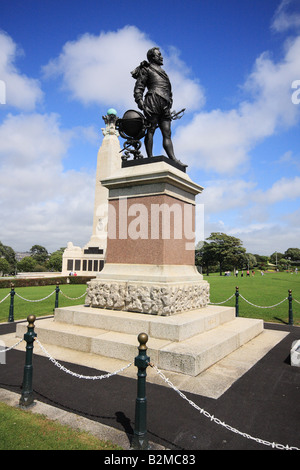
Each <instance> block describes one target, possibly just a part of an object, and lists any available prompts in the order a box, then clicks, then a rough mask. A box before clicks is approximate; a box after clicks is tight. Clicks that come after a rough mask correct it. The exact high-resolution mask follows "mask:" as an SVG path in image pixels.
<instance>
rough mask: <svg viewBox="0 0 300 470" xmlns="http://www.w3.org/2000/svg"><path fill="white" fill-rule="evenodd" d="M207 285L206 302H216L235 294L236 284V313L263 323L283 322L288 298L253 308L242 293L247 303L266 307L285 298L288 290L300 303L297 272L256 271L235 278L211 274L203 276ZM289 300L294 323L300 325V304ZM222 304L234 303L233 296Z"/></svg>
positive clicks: (299, 278)
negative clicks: (237, 302) (237, 306)
mask: <svg viewBox="0 0 300 470" xmlns="http://www.w3.org/2000/svg"><path fill="white" fill-rule="evenodd" d="M204 279H206V280H207V281H208V282H209V284H210V301H211V302H212V303H219V302H222V301H224V300H226V299H227V298H228V297H230V296H231V295H232V294H234V293H235V288H236V286H238V287H239V293H240V296H239V316H241V317H252V318H262V319H263V320H264V321H266V322H277V323H287V322H288V309H289V306H288V300H286V301H284V302H283V303H281V304H280V305H278V306H276V307H273V308H257V307H253V306H252V305H249V304H248V303H247V302H246V301H245V300H243V299H242V298H241V296H243V297H244V298H245V299H247V300H248V301H249V302H251V303H253V304H255V305H258V306H260V307H268V306H270V305H275V304H278V303H279V302H281V301H282V300H283V299H285V298H287V296H288V290H289V289H291V290H292V297H293V299H296V300H297V301H298V302H300V275H299V274H290V273H285V272H284V273H275V272H274V273H266V274H264V275H263V276H261V274H260V272H256V273H255V275H254V276H251V274H250V276H249V277H247V276H246V274H245V273H244V276H243V277H241V276H240V275H239V276H238V277H235V276H233V275H231V276H220V275H219V274H212V275H209V276H204ZM296 300H293V302H292V306H293V317H294V325H300V303H297V302H296ZM222 305H225V306H234V305H235V295H234V296H233V298H232V299H231V300H229V301H228V302H226V303H224V304H222Z"/></svg>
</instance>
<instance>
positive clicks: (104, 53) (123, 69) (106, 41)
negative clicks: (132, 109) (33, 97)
mask: <svg viewBox="0 0 300 470" xmlns="http://www.w3.org/2000/svg"><path fill="white" fill-rule="evenodd" d="M153 46H154V44H153V42H152V41H150V40H149V39H148V38H147V36H146V35H145V34H144V33H142V32H140V31H139V30H138V29H137V28H135V27H133V26H127V27H125V28H123V29H121V30H118V31H116V32H108V33H104V32H102V33H101V34H99V36H94V35H92V34H84V35H83V36H81V37H80V38H79V39H78V40H76V41H70V42H67V43H66V44H65V45H64V47H63V50H62V53H61V54H60V56H59V57H58V58H56V59H54V60H52V61H51V62H49V64H48V65H46V66H45V67H44V72H45V75H46V76H48V77H50V76H52V75H62V76H63V86H64V88H65V89H66V90H68V91H69V92H71V94H72V97H73V98H74V99H76V100H79V101H80V102H81V103H83V104H90V103H97V104H101V105H105V106H113V107H115V108H118V107H120V106H121V107H126V106H130V105H131V106H132V104H133V103H134V101H133V86H134V80H133V78H132V77H131V75H130V71H131V70H133V69H134V68H135V67H136V66H137V65H138V64H139V63H140V62H141V61H142V60H144V59H145V51H147V50H148V49H149V48H150V47H153Z"/></svg>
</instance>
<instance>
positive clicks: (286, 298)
mask: <svg viewBox="0 0 300 470" xmlns="http://www.w3.org/2000/svg"><path fill="white" fill-rule="evenodd" d="M239 296H240V297H241V298H242V299H243V300H245V302H247V303H248V304H250V305H252V306H253V307H257V308H273V307H277V306H278V305H280V304H282V303H283V302H285V301H286V300H288V297H285V299H283V300H281V302H278V304H274V305H267V306H261V305H255V304H253V303H252V302H250V301H249V300H247V299H245V297H243V296H242V294H239ZM294 300H295V299H294Z"/></svg>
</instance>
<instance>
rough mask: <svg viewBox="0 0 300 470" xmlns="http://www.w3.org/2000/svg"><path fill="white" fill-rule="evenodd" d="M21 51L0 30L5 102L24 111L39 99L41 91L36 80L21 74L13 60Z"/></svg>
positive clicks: (31, 107)
mask: <svg viewBox="0 0 300 470" xmlns="http://www.w3.org/2000/svg"><path fill="white" fill-rule="evenodd" d="M20 54H21V52H20V51H19V50H18V48H17V46H16V44H15V43H14V41H13V40H12V39H11V38H10V36H8V35H7V34H6V33H4V32H3V31H0V80H2V81H3V82H4V83H5V88H6V97H5V98H6V100H5V101H6V104H7V105H10V106H14V107H16V108H18V109H21V110H24V111H31V110H33V109H34V108H35V106H36V104H37V103H38V102H39V101H41V99H42V97H43V93H42V91H41V88H40V83H39V82H38V80H35V79H33V78H29V77H27V76H26V75H24V74H21V73H20V72H19V71H18V69H17V68H16V66H15V61H16V59H17V57H18V55H20Z"/></svg>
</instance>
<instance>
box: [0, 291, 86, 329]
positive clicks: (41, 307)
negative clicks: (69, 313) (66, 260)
mask: <svg viewBox="0 0 300 470" xmlns="http://www.w3.org/2000/svg"><path fill="white" fill-rule="evenodd" d="M60 288H61V291H62V292H60V293H59V303H58V305H59V307H67V306H69V305H82V304H84V302H85V296H83V297H81V298H80V299H77V300H76V298H77V297H80V296H82V294H84V293H85V291H86V285H85V284H84V285H82V284H78V285H77V284H64V285H62V286H61V287H60ZM54 291H55V286H38V287H16V288H15V293H16V294H15V296H14V320H15V321H17V320H23V319H24V318H27V316H28V315H35V316H36V317H40V316H43V315H52V314H53V310H54V306H55V293H53V292H54ZM9 292H10V289H0V302H1V300H2V299H4V297H5V296H6V295H7V294H8V293H9ZM51 293H52V295H51V296H50V297H49V298H48V299H46V300H42V301H40V302H29V301H28V300H23V299H21V298H20V297H18V295H20V296H21V297H23V298H24V299H29V300H39V299H44V298H45V297H47V296H48V295H49V294H51ZM17 294H18V295H17ZM63 294H65V295H66V296H68V297H71V298H72V299H68V298H66V297H65V296H64V295H63ZM73 299H75V300H73ZM9 304H10V296H9V297H8V298H7V299H6V300H4V302H2V303H1V304H0V322H7V321H8V315H9Z"/></svg>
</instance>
